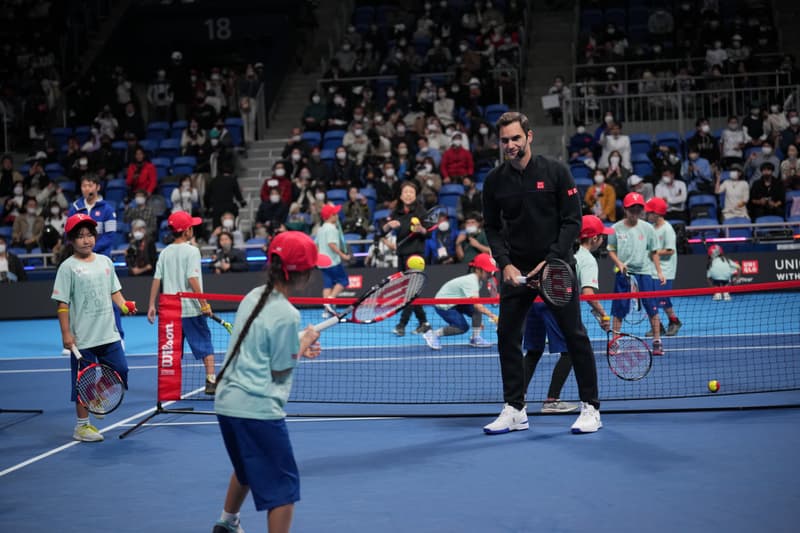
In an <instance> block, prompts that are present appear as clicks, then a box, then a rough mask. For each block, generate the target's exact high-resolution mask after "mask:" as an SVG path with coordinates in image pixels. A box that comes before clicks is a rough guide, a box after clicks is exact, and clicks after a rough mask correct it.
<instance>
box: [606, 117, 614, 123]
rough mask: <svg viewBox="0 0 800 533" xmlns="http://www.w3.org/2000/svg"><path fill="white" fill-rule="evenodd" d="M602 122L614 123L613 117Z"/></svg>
mask: <svg viewBox="0 0 800 533" xmlns="http://www.w3.org/2000/svg"><path fill="white" fill-rule="evenodd" d="M604 120H605V121H606V124H611V123H612V122H614V117H606V118H605V119H604Z"/></svg>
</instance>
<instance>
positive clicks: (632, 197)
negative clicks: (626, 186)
mask: <svg viewBox="0 0 800 533" xmlns="http://www.w3.org/2000/svg"><path fill="white" fill-rule="evenodd" d="M632 205H640V206H642V207H644V196H642V195H641V194H639V193H638V192H629V193H628V194H626V195H625V198H624V199H623V200H622V206H623V207H631V206H632Z"/></svg>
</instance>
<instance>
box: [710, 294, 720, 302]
mask: <svg viewBox="0 0 800 533" xmlns="http://www.w3.org/2000/svg"><path fill="white" fill-rule="evenodd" d="M711 299H712V300H714V301H715V302H718V301H720V300H722V294H721V293H719V292H715V293H714V296H712V297H711Z"/></svg>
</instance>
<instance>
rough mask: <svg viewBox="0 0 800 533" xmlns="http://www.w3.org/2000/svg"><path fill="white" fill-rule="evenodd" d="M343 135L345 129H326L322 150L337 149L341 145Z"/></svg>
mask: <svg viewBox="0 0 800 533" xmlns="http://www.w3.org/2000/svg"><path fill="white" fill-rule="evenodd" d="M343 137H344V131H342V130H331V131H326V132H325V135H324V136H323V137H322V150H336V149H337V148H338V147H339V146H341V144H342V138H343Z"/></svg>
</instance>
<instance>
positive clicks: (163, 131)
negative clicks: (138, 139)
mask: <svg viewBox="0 0 800 533" xmlns="http://www.w3.org/2000/svg"><path fill="white" fill-rule="evenodd" d="M168 135H169V122H151V123H150V124H148V125H147V133H146V135H145V136H146V137H147V138H148V139H151V140H153V141H159V142H160V141H161V140H163V139H166V138H167V136H168Z"/></svg>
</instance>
